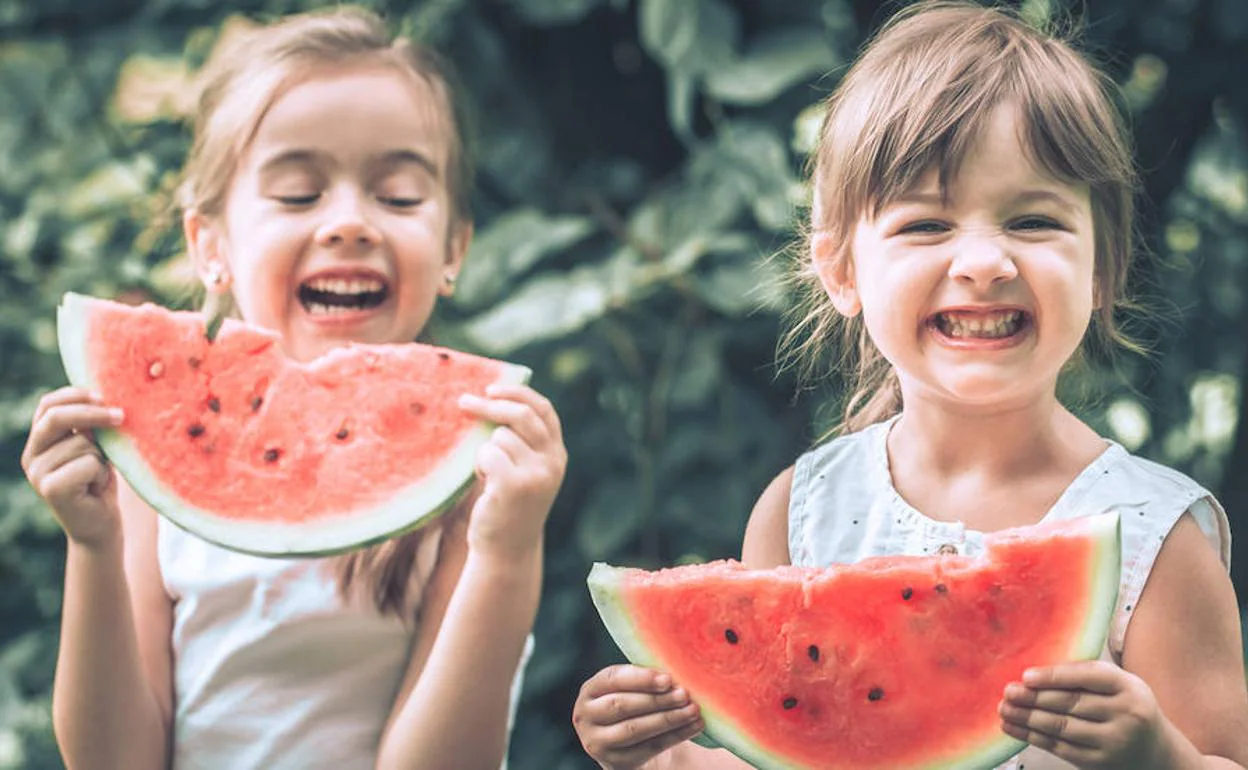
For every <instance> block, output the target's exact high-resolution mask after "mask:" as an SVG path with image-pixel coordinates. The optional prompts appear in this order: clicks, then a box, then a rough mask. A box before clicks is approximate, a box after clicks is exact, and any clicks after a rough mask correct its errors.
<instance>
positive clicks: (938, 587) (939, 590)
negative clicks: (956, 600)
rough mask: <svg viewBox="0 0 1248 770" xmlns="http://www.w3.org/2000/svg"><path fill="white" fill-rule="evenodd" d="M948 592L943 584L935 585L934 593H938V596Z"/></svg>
mask: <svg viewBox="0 0 1248 770" xmlns="http://www.w3.org/2000/svg"><path fill="white" fill-rule="evenodd" d="M948 591H949V589H948V588H945V584H944V583H937V584H936V593H938V594H943V593H947V592H948Z"/></svg>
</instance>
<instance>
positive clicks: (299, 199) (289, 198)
mask: <svg viewBox="0 0 1248 770" xmlns="http://www.w3.org/2000/svg"><path fill="white" fill-rule="evenodd" d="M320 197H321V194H320V193H312V194H311V195H275V196H273V199H274V200H276V201H277V202H279V203H281V204H282V205H283V206H311V205H312V204H313V203H316V202H317V201H318V200H320Z"/></svg>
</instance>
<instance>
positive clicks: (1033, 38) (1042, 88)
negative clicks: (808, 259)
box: [815, 8, 1134, 232]
mask: <svg viewBox="0 0 1248 770" xmlns="http://www.w3.org/2000/svg"><path fill="white" fill-rule="evenodd" d="M933 15H935V16H940V15H944V16H946V17H948V18H947V19H946V20H945V21H946V23H944V24H942V23H940V20H939V19H934V18H932V16H933ZM907 21H908V20H902V21H901V22H899V23H897V24H896V26H895V27H894V28H893V29H892V30H891V33H890V34H888V35H885V36H884V38H883V39H881V40H879V41H878V43H879V44H878V45H876V46H874V47H872V48H871V49H870V51H869V52H868V53H867V54H866V55H865V56H864V58H863V59H862V60H861V61H860V66H859V67H858V69H857V70H856V71H855V72H854V73H853V74H852V75H851V76H850V78H847V80H846V82H845V83H843V84H842V88H841V89H840V91H839V93H838V95H837V96H836V97H834V98H833V100H832V103H831V104H830V112H829V116H828V119H827V122H826V123H825V125H824V131H823V137H822V141H821V145H822V152H821V153H820V157H819V158H818V159H817V167H816V179H817V181H818V186H819V187H820V188H822V189H821V190H820V193H821V194H820V196H819V197H820V199H821V200H822V201H823V202H824V204H826V205H824V206H821V208H824V211H821V212H820V211H817V212H815V213H816V217H817V218H818V220H822V221H821V222H820V223H819V224H820V225H821V226H825V227H829V228H831V229H835V230H840V231H842V232H847V231H848V229H849V228H850V227H852V224H853V222H856V221H857V219H858V218H859V216H861V215H862V214H864V213H866V214H869V215H870V216H872V217H874V216H876V215H877V214H878V213H879V211H880V210H881V209H882V208H883V207H885V206H887V205H889V204H890V203H891V202H893V201H894V200H896V199H897V198H899V197H901V196H904V195H905V194H907V193H909V192H911V191H913V190H914V189H915V188H916V187H917V186H918V185H919V184H920V183H921V182H922V180H923V178H924V177H925V176H926V175H927V174H928V173H929V172H930V171H932V170H935V171H936V173H937V181H938V185H939V191H940V195H941V197H942V199H945V200H947V196H948V188H949V185H950V183H951V180H952V179H953V178H954V177H955V176H956V174H957V172H958V169H959V168H960V167H961V165H962V162H963V160H964V159H965V157H966V153H967V152H968V151H969V150H970V148H972V147H973V146H974V145H975V142H976V140H977V139H978V138H979V136H980V134H981V132H982V131H983V129H984V126H985V125H986V124H987V122H988V120H989V119H990V117H991V116H992V114H993V112H994V109H995V108H996V107H999V106H1002V105H1011V106H1013V107H1014V108H1015V109H1017V110H1018V111H1019V118H1020V121H1021V125H1022V126H1024V127H1025V128H1024V129H1023V134H1022V135H1021V136H1020V137H1019V139H1020V142H1021V144H1022V145H1023V148H1024V151H1025V152H1026V153H1027V154H1028V160H1029V161H1031V162H1032V163H1033V164H1034V165H1035V166H1036V168H1037V169H1039V170H1041V171H1043V172H1044V173H1046V174H1048V175H1049V176H1051V177H1053V178H1054V179H1056V180H1060V181H1063V182H1068V183H1069V182H1077V183H1080V184H1087V185H1090V186H1091V188H1092V194H1093V197H1094V198H1096V197H1097V192H1098V189H1099V191H1100V192H1101V193H1106V194H1110V195H1111V197H1113V195H1112V189H1113V188H1120V187H1122V186H1127V187H1130V186H1131V185H1132V184H1133V182H1134V169H1133V166H1132V164H1131V160H1130V152H1129V149H1128V148H1127V146H1126V142H1125V139H1124V138H1123V137H1124V132H1123V130H1122V126H1121V118H1120V117H1119V114H1118V111H1117V110H1116V109H1115V105H1114V104H1113V100H1112V98H1111V94H1112V92H1113V89H1112V83H1108V82H1106V81H1104V80H1103V78H1102V76H1100V75H1099V74H1098V73H1097V72H1096V71H1095V70H1094V69H1093V68H1092V67H1091V66H1089V65H1088V64H1087V63H1086V62H1085V61H1084V60H1083V59H1082V58H1081V57H1080V56H1079V55H1078V54H1077V53H1075V52H1074V51H1072V50H1071V49H1070V48H1069V47H1067V46H1066V45H1064V44H1061V43H1058V42H1056V41H1054V40H1050V39H1047V38H1044V37H1042V36H1041V35H1040V34H1038V33H1036V32H1034V31H1033V30H1029V29H1027V28H1026V27H1024V26H1023V25H1021V24H1020V23H1018V22H1015V21H1013V20H1007V19H1005V18H1003V17H1002V16H1000V15H999V14H982V13H976V14H973V15H971V14H968V13H967V9H965V8H951V9H947V10H943V11H936V12H934V13H931V12H929V14H927V15H926V17H925V18H924V19H923V21H924V23H923V24H922V25H914V26H915V28H913V29H908V28H907ZM1106 213H1107V212H1106Z"/></svg>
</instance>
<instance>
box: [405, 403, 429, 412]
mask: <svg viewBox="0 0 1248 770" xmlns="http://www.w3.org/2000/svg"><path fill="white" fill-rule="evenodd" d="M407 408H408V409H411V410H412V414H424V413H425V405H424V404H422V403H420V402H418V401H413V402H412V403H411V404H408V407H407Z"/></svg>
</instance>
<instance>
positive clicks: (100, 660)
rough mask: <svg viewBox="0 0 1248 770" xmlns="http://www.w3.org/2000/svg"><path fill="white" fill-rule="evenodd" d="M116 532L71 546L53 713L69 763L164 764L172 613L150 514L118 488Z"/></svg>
mask: <svg viewBox="0 0 1248 770" xmlns="http://www.w3.org/2000/svg"><path fill="white" fill-rule="evenodd" d="M118 505H119V507H120V509H121V521H122V528H121V531H120V532H118V533H117V535H118V537H117V539H116V540H113V541H110V542H108V543H103V544H100V546H99V547H95V546H86V545H80V544H77V543H75V542H73V541H72V540H71V541H69V545H68V547H67V554H66V564H65V600H64V605H63V608H62V614H61V644H60V650H59V652H58V655H57V661H56V680H55V682H54V684H53V692H52V716H53V725H54V728H55V730H56V737H57V742H58V744H59V745H60V748H61V752H62V754H63V755H64V758H65V764H66V765H67V766H68V767H70V768H72V769H73V770H85V769H86V768H95V767H98V768H116V767H128V768H136V770H138V769H139V768H152V769H153V770H155V768H164V767H166V766H167V765H168V761H169V760H168V757H169V748H170V746H169V743H170V741H169V734H170V728H169V726H170V724H171V722H172V713H173V686H172V670H171V669H172V661H171V657H172V655H171V653H170V648H169V638H170V634H171V631H172V624H173V611H172V605H171V604H170V601H169V598H168V596H167V595H166V594H165V591H164V588H163V586H162V584H161V581H160V574H159V569H160V568H159V565H158V564H157V562H156V513H155V512H153V511H152V510H151V509H149V508H148V507H147V506H146V505H145V504H144V503H143V502H142V501H141V500H139V499H138V497H137V496H136V495H135V494H134V493H133V492H132V491H130V489H129V487H126V486H124V485H123V486H121V487H120V489H119V490H118Z"/></svg>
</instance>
